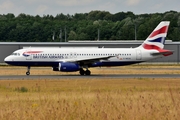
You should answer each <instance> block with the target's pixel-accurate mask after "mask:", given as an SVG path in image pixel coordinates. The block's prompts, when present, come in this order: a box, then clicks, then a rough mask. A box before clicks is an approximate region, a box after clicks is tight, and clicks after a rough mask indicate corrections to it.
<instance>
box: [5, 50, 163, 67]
mask: <svg viewBox="0 0 180 120" xmlns="http://www.w3.org/2000/svg"><path fill="white" fill-rule="evenodd" d="M154 51H155V52H157V51H156V50H144V49H140V48H27V49H20V50H17V51H15V52H14V53H13V54H12V55H10V56H8V57H6V58H5V61H6V62H7V63H9V64H12V65H23V66H28V64H31V65H30V66H33V65H34V66H38V65H40V66H53V65H51V64H50V63H53V62H69V61H70V62H76V61H78V60H81V59H82V60H86V59H87V60H89V59H90V60H91V59H93V61H94V62H96V58H101V57H102V58H103V57H108V56H109V58H107V59H102V60H101V59H98V60H97V62H106V63H108V62H111V63H112V62H115V63H118V64H117V65H116V64H113V66H120V65H123V63H124V62H126V63H127V62H129V63H131V62H132V64H133V63H139V62H144V61H148V60H151V59H154V58H158V57H161V56H162V55H159V56H156V57H154V56H152V55H151V54H150V53H151V52H154ZM121 62H122V64H120V63H121ZM13 63H15V64H13ZM21 63H23V64H21ZM25 63H27V64H25ZM32 63H33V64H32ZM39 63H42V64H39ZM43 63H44V64H43ZM109 65H111V64H109ZM124 65H126V64H124ZM104 66H108V64H107V65H104Z"/></svg>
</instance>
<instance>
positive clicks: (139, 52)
mask: <svg viewBox="0 0 180 120" xmlns="http://www.w3.org/2000/svg"><path fill="white" fill-rule="evenodd" d="M141 59H142V53H141V50H136V60H141Z"/></svg>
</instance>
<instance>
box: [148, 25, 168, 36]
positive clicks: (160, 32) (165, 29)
mask: <svg viewBox="0 0 180 120" xmlns="http://www.w3.org/2000/svg"><path fill="white" fill-rule="evenodd" d="M167 29H168V26H164V27H162V28H161V29H159V30H156V31H154V32H152V33H151V35H150V36H149V38H152V37H154V36H156V35H158V34H162V33H167Z"/></svg>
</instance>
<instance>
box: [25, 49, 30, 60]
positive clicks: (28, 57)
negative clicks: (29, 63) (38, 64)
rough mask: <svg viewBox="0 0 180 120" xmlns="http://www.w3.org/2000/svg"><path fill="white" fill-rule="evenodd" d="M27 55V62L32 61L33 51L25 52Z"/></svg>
mask: <svg viewBox="0 0 180 120" xmlns="http://www.w3.org/2000/svg"><path fill="white" fill-rule="evenodd" d="M25 54H26V60H32V54H31V50H27V51H26V52H25Z"/></svg>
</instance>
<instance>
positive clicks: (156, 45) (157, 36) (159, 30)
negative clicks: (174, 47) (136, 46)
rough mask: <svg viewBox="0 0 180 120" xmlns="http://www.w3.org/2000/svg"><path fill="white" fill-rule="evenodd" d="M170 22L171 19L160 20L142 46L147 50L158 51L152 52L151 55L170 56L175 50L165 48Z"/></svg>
mask: <svg viewBox="0 0 180 120" xmlns="http://www.w3.org/2000/svg"><path fill="white" fill-rule="evenodd" d="M169 24H170V22H169V21H162V22H160V23H159V25H158V26H157V27H156V28H155V29H154V30H153V32H152V33H151V34H150V35H149V36H148V38H147V39H146V40H145V41H144V42H143V44H142V45H141V46H140V47H142V48H144V49H145V50H156V51H158V52H155V53H151V55H164V56H169V55H171V54H173V51H170V50H165V49H163V48H164V43H165V38H166V36H167V31H168V28H169Z"/></svg>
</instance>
